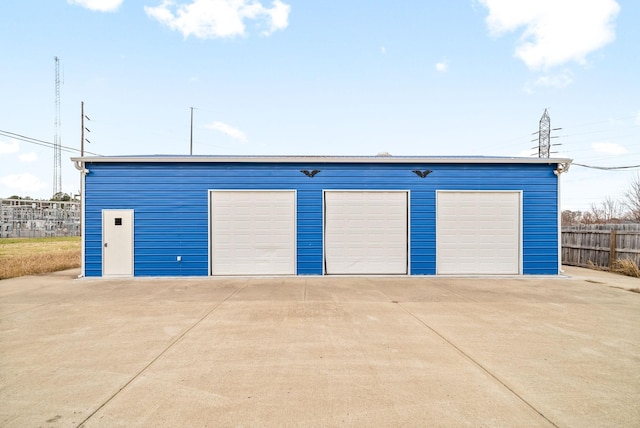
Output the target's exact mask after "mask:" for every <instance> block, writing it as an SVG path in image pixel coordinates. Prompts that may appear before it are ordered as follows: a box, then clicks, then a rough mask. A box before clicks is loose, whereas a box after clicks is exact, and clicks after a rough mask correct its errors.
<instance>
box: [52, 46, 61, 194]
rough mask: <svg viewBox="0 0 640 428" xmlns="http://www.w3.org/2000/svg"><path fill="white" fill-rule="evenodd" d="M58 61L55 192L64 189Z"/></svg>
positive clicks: (58, 67) (54, 143) (54, 168)
mask: <svg viewBox="0 0 640 428" xmlns="http://www.w3.org/2000/svg"><path fill="white" fill-rule="evenodd" d="M54 60H55V62H56V97H55V118H54V135H53V194H54V195H55V194H57V193H60V192H61V191H62V156H61V153H60V152H61V150H60V149H61V145H62V137H61V136H60V125H61V124H60V60H59V59H58V57H57V56H56V57H54Z"/></svg>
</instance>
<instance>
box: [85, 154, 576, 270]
mask: <svg viewBox="0 0 640 428" xmlns="http://www.w3.org/2000/svg"><path fill="white" fill-rule="evenodd" d="M73 160H74V161H75V162H76V166H77V167H78V168H79V169H81V170H82V171H83V177H84V179H83V198H84V199H83V201H84V212H83V232H84V233H83V274H84V275H85V276H91V277H96V276H208V275H325V274H328V275H331V274H342V275H349V274H355V275H393V274H397V275H555V274H558V273H559V269H560V252H559V236H560V228H559V218H560V206H559V202H560V200H559V186H560V173H562V172H564V171H566V170H567V169H568V167H569V165H570V162H571V161H570V160H569V159H538V158H536V159H527V158H501V157H389V156H374V157H320V156H285V157H275V156H274V157H263V156H255V157H224V156H214V157H211V156H206V157H205V156H145V157H138V156H133V157H84V158H74V159H73Z"/></svg>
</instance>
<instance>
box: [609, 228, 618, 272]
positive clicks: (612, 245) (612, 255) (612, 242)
mask: <svg viewBox="0 0 640 428" xmlns="http://www.w3.org/2000/svg"><path fill="white" fill-rule="evenodd" d="M615 261H616V230H615V229H611V235H610V236H609V270H611V269H613V264H614V263H615Z"/></svg>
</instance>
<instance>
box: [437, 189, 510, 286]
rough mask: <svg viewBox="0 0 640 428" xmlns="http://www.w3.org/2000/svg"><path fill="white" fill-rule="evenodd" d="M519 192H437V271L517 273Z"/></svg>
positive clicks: (440, 272) (448, 272)
mask: <svg viewBox="0 0 640 428" xmlns="http://www.w3.org/2000/svg"><path fill="white" fill-rule="evenodd" d="M520 210H521V202H520V193H519V192H491V191H489V192H455V191H451V192H450V191H443V192H438V194H437V226H436V228H437V249H438V252H437V272H438V273H439V274H518V273H519V271H520Z"/></svg>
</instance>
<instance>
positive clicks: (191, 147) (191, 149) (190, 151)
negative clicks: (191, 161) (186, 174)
mask: <svg viewBox="0 0 640 428" xmlns="http://www.w3.org/2000/svg"><path fill="white" fill-rule="evenodd" d="M189 155H190V156H193V107H191V136H190V138H189Z"/></svg>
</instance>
